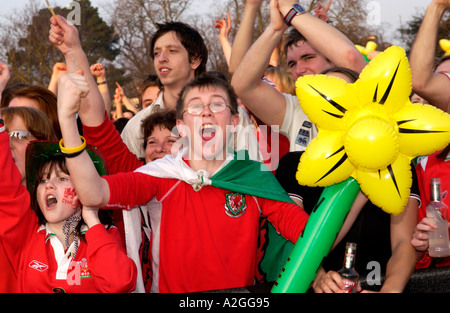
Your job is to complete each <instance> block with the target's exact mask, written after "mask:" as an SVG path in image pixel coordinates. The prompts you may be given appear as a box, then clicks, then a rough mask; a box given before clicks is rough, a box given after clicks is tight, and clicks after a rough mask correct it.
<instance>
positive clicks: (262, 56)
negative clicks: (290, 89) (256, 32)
mask: <svg viewBox="0 0 450 313" xmlns="http://www.w3.org/2000/svg"><path fill="white" fill-rule="evenodd" d="M241 27H242V25H241ZM286 29H287V26H286V25H285V23H284V20H283V18H282V16H281V15H280V13H279V11H278V7H277V1H276V0H272V1H271V2H270V24H269V26H268V27H267V28H266V29H265V30H264V32H263V33H262V34H261V36H260V37H259V38H258V39H257V40H256V41H255V43H254V44H253V45H252V46H251V47H250V49H249V50H248V52H247V53H246V54H245V56H244V57H243V59H242V61H241V62H240V63H239V66H238V67H237V69H236V72H235V73H234V75H233V78H232V80H231V85H232V86H233V88H234V89H235V91H236V93H237V95H238V96H239V98H240V99H241V100H242V102H243V103H244V104H245V106H246V107H248V109H249V110H250V111H251V112H252V113H253V114H255V115H256V116H257V117H258V118H260V119H261V120H262V121H263V122H264V123H265V124H267V125H279V126H280V127H281V124H282V123H283V119H284V114H285V111H286V100H285V98H284V96H283V94H281V93H280V92H279V91H278V90H276V89H275V88H273V87H272V86H271V85H269V84H267V83H266V82H264V81H263V80H261V78H262V77H263V75H264V72H265V71H266V69H267V66H268V64H269V60H270V56H271V55H272V52H273V50H274V48H275V47H276V46H277V44H278V43H279V42H280V40H281V38H282V36H283V33H284V31H285V30H286ZM235 45H237V43H236V40H235V42H234V43H233V53H234V47H235ZM231 60H232V62H233V54H232V57H231Z"/></svg>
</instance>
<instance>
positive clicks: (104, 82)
mask: <svg viewBox="0 0 450 313" xmlns="http://www.w3.org/2000/svg"><path fill="white" fill-rule="evenodd" d="M107 82H108V81H107V80H104V81H102V82H100V83H97V85H98V86H100V85H105V84H106V83H107Z"/></svg>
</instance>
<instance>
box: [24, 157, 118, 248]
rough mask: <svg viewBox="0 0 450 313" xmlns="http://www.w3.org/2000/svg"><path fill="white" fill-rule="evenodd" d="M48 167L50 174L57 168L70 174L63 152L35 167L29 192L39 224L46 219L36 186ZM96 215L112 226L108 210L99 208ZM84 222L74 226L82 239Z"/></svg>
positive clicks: (105, 223) (103, 222)
mask: <svg viewBox="0 0 450 313" xmlns="http://www.w3.org/2000/svg"><path fill="white" fill-rule="evenodd" d="M47 166H49V168H48V173H49V174H50V173H51V172H52V171H53V170H55V169H57V168H59V169H60V170H61V171H62V172H63V173H65V174H67V175H70V174H69V170H68V169H67V166H66V158H65V157H64V155H63V154H54V155H53V156H51V157H50V158H49V159H48V160H47V161H46V162H42V163H41V164H40V166H39V167H38V168H37V169H36V181H35V184H34V187H33V190H32V194H31V199H30V202H31V208H32V209H33V210H34V211H35V212H36V215H37V217H38V222H39V224H44V223H46V222H47V220H46V219H45V217H44V214H43V213H42V211H41V209H40V207H39V204H38V201H37V188H38V186H39V184H40V182H41V181H42V179H43V178H44V170H45V169H46V167H47ZM98 217H99V219H100V222H101V223H102V224H104V225H108V226H112V225H113V218H112V214H111V211H110V210H99V211H98ZM83 224H85V223H84V221H83V220H81V222H80V223H78V225H77V227H76V233H77V236H79V237H80V238H81V239H82V240H84V234H82V233H81V231H80V230H81V227H82V225H83Z"/></svg>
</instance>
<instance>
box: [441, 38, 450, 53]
mask: <svg viewBox="0 0 450 313" xmlns="http://www.w3.org/2000/svg"><path fill="white" fill-rule="evenodd" d="M439 46H441V48H442V50H444V51H445V55H450V40H448V39H441V40H439Z"/></svg>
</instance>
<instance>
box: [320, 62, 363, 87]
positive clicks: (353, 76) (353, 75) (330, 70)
mask: <svg viewBox="0 0 450 313" xmlns="http://www.w3.org/2000/svg"><path fill="white" fill-rule="evenodd" d="M333 72H334V73H341V74H344V75H346V76H347V77H348V78H350V80H351V81H352V83H354V82H356V81H357V80H358V78H359V74H358V72H355V71H354V70H351V69H349V68H346V67H339V66H335V67H331V68H328V69H326V70H324V71H322V72H321V73H320V74H328V73H333Z"/></svg>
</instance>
